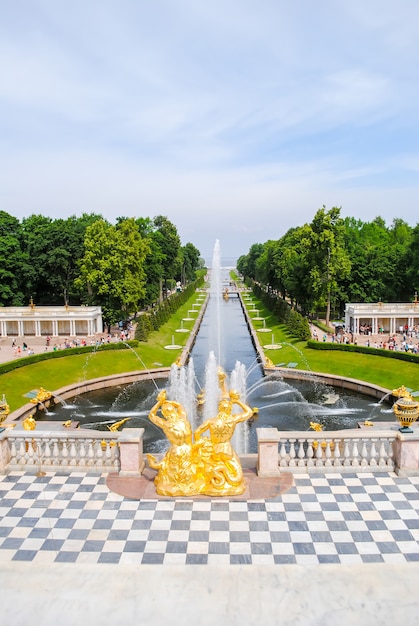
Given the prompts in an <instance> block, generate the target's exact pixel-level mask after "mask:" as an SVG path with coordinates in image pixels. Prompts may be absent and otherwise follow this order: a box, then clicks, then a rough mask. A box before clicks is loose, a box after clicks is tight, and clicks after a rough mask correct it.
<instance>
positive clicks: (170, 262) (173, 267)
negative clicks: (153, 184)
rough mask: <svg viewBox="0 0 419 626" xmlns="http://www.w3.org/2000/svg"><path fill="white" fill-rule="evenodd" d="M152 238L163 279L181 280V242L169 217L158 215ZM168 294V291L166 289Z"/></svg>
mask: <svg viewBox="0 0 419 626" xmlns="http://www.w3.org/2000/svg"><path fill="white" fill-rule="evenodd" d="M153 225H154V230H153V233H152V238H153V240H154V243H155V245H156V246H157V249H158V251H159V254H158V256H159V259H160V261H161V279H162V280H163V281H164V283H165V285H166V283H167V280H168V279H173V280H174V279H180V277H181V268H182V254H181V242H180V237H179V235H178V232H177V229H176V226H174V224H172V222H171V221H170V220H168V219H167V217H164V216H163V215H158V216H157V217H155V218H154V220H153ZM166 292H167V289H166Z"/></svg>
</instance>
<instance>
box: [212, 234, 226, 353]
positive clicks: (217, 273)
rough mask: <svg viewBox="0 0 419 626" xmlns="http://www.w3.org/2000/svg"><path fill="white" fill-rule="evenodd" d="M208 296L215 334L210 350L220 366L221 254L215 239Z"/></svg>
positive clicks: (218, 243) (217, 241)
mask: <svg viewBox="0 0 419 626" xmlns="http://www.w3.org/2000/svg"><path fill="white" fill-rule="evenodd" d="M210 295H211V308H214V309H215V324H213V326H212V327H211V330H212V331H213V332H214V333H215V336H214V337H212V339H213V342H212V344H213V345H212V346H210V347H211V349H212V350H213V351H214V353H215V357H216V359H217V361H218V363H219V364H220V365H222V361H223V358H222V357H223V355H222V354H221V345H222V341H221V340H222V328H221V302H222V297H221V253H220V242H219V240H218V239H217V240H216V242H215V245H214V252H213V257H212V266H211V273H210Z"/></svg>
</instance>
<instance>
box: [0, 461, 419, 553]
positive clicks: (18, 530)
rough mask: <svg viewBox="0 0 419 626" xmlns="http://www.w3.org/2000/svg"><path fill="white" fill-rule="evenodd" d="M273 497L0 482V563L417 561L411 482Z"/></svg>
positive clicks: (24, 477) (367, 482)
mask: <svg viewBox="0 0 419 626" xmlns="http://www.w3.org/2000/svg"><path fill="white" fill-rule="evenodd" d="M294 480H295V485H294V486H293V487H292V488H291V489H290V490H289V491H287V492H286V493H284V494H283V495H281V496H280V497H278V498H275V499H270V500H254V501H229V500H222V499H214V500H188V499H173V500H130V499H127V498H124V497H122V496H120V495H117V494H115V493H113V492H112V491H109V489H108V488H107V486H106V476H105V475H100V474H82V473H64V472H63V473H49V474H47V475H45V476H36V475H35V474H28V473H23V472H11V473H9V474H7V475H3V476H0V562H3V563H6V562H16V561H20V562H22V561H23V562H34V563H52V562H55V563H80V564H81V563H98V564H99V563H104V564H105V563H121V564H124V563H125V564H146V563H147V564H151V563H155V564H163V565H164V564H171V565H176V564H209V565H212V564H214V565H215V564H219V565H227V564H228V565H230V564H252V565H267V564H269V565H274V564H287V563H289V564H300V565H313V564H321V563H330V564H331V563H335V564H360V563H403V562H404V563H406V562H412V561H419V489H418V487H419V477H409V478H404V477H398V476H397V475H395V474H393V473H379V474H377V473H375V474H372V473H361V474H355V473H354V474H333V475H332V474H328V475H326V476H308V475H297V476H295V479H294Z"/></svg>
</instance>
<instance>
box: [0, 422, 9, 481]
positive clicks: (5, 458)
mask: <svg viewBox="0 0 419 626" xmlns="http://www.w3.org/2000/svg"><path fill="white" fill-rule="evenodd" d="M5 433H6V430H3V431H2V432H0V473H1V472H2V471H3V470H4V469H5V468H6V467H7V465H8V463H9V461H10V451H9V442H8V441H7V437H6V435H5Z"/></svg>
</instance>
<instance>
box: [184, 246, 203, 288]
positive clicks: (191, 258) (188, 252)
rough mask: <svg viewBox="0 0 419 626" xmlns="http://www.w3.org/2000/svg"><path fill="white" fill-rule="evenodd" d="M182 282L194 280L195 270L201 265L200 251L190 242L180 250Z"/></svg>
mask: <svg viewBox="0 0 419 626" xmlns="http://www.w3.org/2000/svg"><path fill="white" fill-rule="evenodd" d="M181 252H182V258H183V262H182V283H183V284H185V283H188V282H192V281H193V280H195V275H196V270H197V269H199V267H200V265H201V259H200V253H199V250H198V248H196V247H195V246H194V245H193V244H192V243H187V244H186V245H185V246H183V248H182V250H181Z"/></svg>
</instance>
